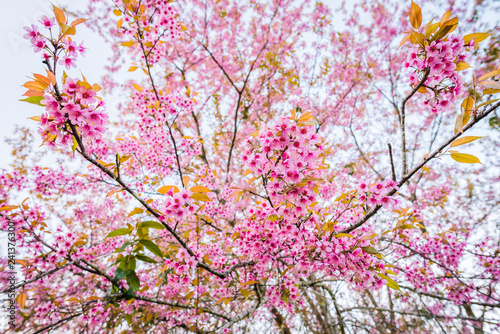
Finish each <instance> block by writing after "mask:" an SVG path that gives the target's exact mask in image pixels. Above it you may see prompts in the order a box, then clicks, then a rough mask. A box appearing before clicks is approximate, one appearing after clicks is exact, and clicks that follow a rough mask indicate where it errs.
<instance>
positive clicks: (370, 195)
mask: <svg viewBox="0 0 500 334" xmlns="http://www.w3.org/2000/svg"><path fill="white" fill-rule="evenodd" d="M358 188H359V190H360V192H359V194H358V196H357V199H358V201H360V202H361V203H363V204H368V205H370V206H376V205H382V206H383V207H384V208H390V207H393V206H396V205H397V204H398V203H399V202H398V200H397V199H396V198H394V197H392V196H387V195H388V193H389V192H390V191H391V190H393V189H397V188H398V187H397V182H396V181H394V180H391V179H386V180H384V181H377V182H376V183H374V184H372V185H368V183H366V182H361V183H360V184H359V187H358Z"/></svg>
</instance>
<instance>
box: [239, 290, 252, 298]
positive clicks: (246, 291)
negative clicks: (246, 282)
mask: <svg viewBox="0 0 500 334" xmlns="http://www.w3.org/2000/svg"><path fill="white" fill-rule="evenodd" d="M240 292H241V294H242V295H243V296H245V299H248V296H250V291H248V290H245V289H240Z"/></svg>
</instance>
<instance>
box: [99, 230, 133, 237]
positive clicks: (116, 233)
mask: <svg viewBox="0 0 500 334" xmlns="http://www.w3.org/2000/svg"><path fill="white" fill-rule="evenodd" d="M130 232H132V231H131V230H130V229H128V228H119V229H117V230H114V231H112V232H110V233H109V234H108V235H107V236H106V237H105V238H104V239H106V238H114V237H118V236H120V235H127V234H130Z"/></svg>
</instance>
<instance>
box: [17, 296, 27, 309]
mask: <svg viewBox="0 0 500 334" xmlns="http://www.w3.org/2000/svg"><path fill="white" fill-rule="evenodd" d="M16 299H17V303H18V304H19V306H21V308H24V305H25V304H26V300H28V296H26V294H25V293H24V292H22V293H21V294H20V295H19V296H17V298H16Z"/></svg>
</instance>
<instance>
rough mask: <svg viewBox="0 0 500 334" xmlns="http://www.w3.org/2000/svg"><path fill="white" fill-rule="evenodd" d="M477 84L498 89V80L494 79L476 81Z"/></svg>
mask: <svg viewBox="0 0 500 334" xmlns="http://www.w3.org/2000/svg"><path fill="white" fill-rule="evenodd" d="M478 85H481V86H484V87H486V88H493V89H500V81H495V80H484V81H481V82H480V83H478Z"/></svg>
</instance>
